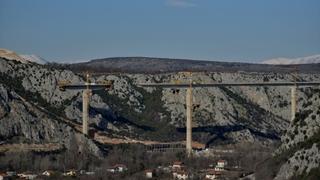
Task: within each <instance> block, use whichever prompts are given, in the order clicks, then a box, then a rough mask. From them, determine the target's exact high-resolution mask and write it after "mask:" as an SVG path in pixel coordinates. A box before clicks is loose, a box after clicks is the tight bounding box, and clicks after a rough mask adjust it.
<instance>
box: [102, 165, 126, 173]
mask: <svg viewBox="0 0 320 180" xmlns="http://www.w3.org/2000/svg"><path fill="white" fill-rule="evenodd" d="M126 170H128V168H127V166H126V165H124V164H116V165H114V166H112V167H111V168H108V169H107V171H108V172H112V173H116V172H120V173H121V172H124V171H126Z"/></svg>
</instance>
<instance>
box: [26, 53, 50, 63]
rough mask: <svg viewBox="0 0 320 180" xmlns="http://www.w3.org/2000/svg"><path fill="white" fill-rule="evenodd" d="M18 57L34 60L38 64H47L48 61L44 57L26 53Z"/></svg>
mask: <svg viewBox="0 0 320 180" xmlns="http://www.w3.org/2000/svg"><path fill="white" fill-rule="evenodd" d="M20 57H22V58H23V59H25V60H27V61H30V62H34V63H38V64H47V63H48V61H47V60H45V59H44V58H42V57H40V56H38V55H34V54H31V55H27V54H22V55H20Z"/></svg>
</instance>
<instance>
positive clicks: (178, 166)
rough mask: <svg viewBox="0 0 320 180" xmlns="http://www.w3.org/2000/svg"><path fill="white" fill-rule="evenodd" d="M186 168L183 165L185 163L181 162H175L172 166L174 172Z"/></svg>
mask: <svg viewBox="0 0 320 180" xmlns="http://www.w3.org/2000/svg"><path fill="white" fill-rule="evenodd" d="M183 167H184V165H183V162H181V161H175V162H173V165H172V170H180V169H182V168H183Z"/></svg>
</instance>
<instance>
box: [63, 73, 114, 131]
mask: <svg viewBox="0 0 320 180" xmlns="http://www.w3.org/2000/svg"><path fill="white" fill-rule="evenodd" d="M112 85H113V81H110V80H107V81H103V82H99V83H93V82H90V75H89V73H87V74H86V81H85V83H84V84H71V82H70V81H68V80H62V81H60V82H59V83H58V87H59V89H60V90H61V91H65V90H83V93H82V133H83V134H85V135H88V121H89V101H90V97H91V96H92V90H101V89H105V90H109V89H110V88H112Z"/></svg>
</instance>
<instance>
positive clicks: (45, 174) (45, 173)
mask: <svg viewBox="0 0 320 180" xmlns="http://www.w3.org/2000/svg"><path fill="white" fill-rule="evenodd" d="M53 174H54V172H53V171H50V170H46V171H44V172H43V173H42V175H43V176H52V175H53Z"/></svg>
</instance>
